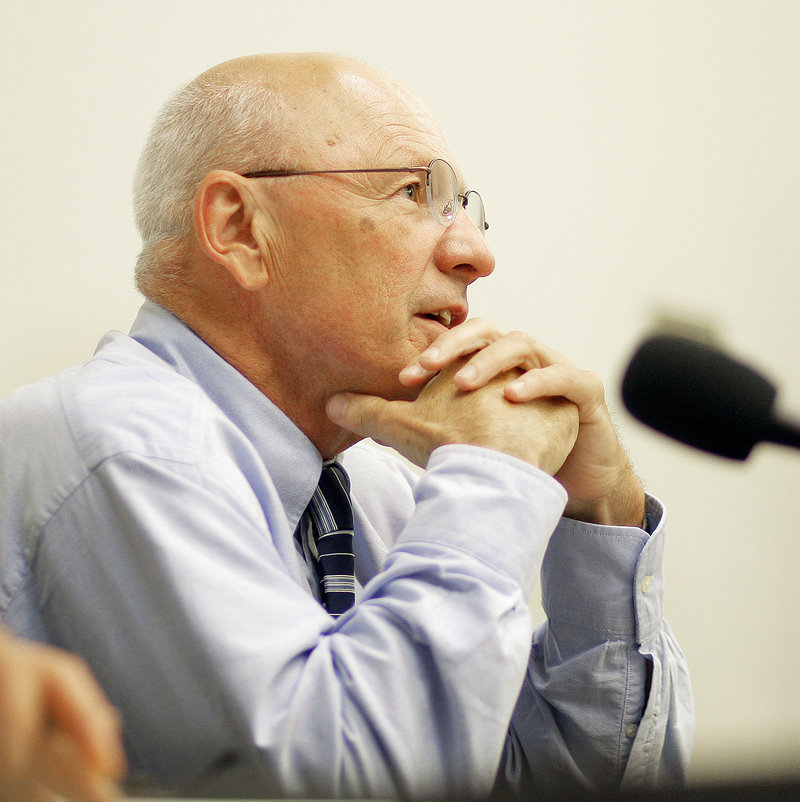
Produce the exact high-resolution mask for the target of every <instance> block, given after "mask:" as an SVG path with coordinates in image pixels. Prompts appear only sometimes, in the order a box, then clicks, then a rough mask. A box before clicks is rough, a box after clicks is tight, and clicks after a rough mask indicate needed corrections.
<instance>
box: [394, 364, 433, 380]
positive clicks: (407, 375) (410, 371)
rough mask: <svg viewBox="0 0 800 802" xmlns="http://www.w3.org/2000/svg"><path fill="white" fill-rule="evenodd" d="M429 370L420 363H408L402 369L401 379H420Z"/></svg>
mask: <svg viewBox="0 0 800 802" xmlns="http://www.w3.org/2000/svg"><path fill="white" fill-rule="evenodd" d="M426 373H427V371H426V370H425V369H424V368H423V367H421V366H420V365H406V366H405V367H404V368H403V369H402V370H401V371H400V378H401V379H419V378H421V377H422V376H424V375H425V374H426Z"/></svg>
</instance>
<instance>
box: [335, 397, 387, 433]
mask: <svg viewBox="0 0 800 802" xmlns="http://www.w3.org/2000/svg"><path fill="white" fill-rule="evenodd" d="M389 403H390V402H389V401H387V400H386V399H384V398H379V397H378V396H374V395H362V394H360V393H337V394H336V395H334V396H332V397H331V398H330V399H329V400H328V404H327V407H326V409H327V413H328V417H329V418H330V419H331V420H332V421H333V422H334V423H335V424H337V425H339V426H342V427H343V428H345V429H349V430H350V431H351V432H353V433H354V434H357V435H360V436H361V437H374V436H375V435H376V434H377V433H378V432H379V431H380V430H381V429H382V428H384V427H385V424H382V423H381V420H382V418H383V417H384V411H385V409H386V407H387V406H388V405H389Z"/></svg>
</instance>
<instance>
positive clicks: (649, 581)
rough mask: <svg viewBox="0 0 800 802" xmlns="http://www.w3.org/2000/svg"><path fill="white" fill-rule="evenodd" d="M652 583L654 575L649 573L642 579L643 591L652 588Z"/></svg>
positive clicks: (645, 591)
mask: <svg viewBox="0 0 800 802" xmlns="http://www.w3.org/2000/svg"><path fill="white" fill-rule="evenodd" d="M652 584H653V577H652V576H651V575H650V574H648V575H647V576H646V577H645V578H644V579H643V580H642V593H647V591H648V590H650V587H651V585H652Z"/></svg>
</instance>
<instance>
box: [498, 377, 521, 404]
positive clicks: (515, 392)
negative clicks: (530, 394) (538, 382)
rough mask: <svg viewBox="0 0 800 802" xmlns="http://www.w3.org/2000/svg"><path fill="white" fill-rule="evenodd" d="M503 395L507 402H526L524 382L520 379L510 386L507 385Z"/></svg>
mask: <svg viewBox="0 0 800 802" xmlns="http://www.w3.org/2000/svg"><path fill="white" fill-rule="evenodd" d="M503 395H504V396H505V397H506V398H507V399H508V400H509V401H525V400H527V398H526V397H525V382H524V381H522V379H516V380H515V381H513V382H511V383H510V384H507V385H506V386H505V388H504V390H503Z"/></svg>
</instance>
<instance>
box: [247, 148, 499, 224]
mask: <svg viewBox="0 0 800 802" xmlns="http://www.w3.org/2000/svg"><path fill="white" fill-rule="evenodd" d="M332 173H425V196H426V198H427V202H428V208H429V209H430V211H431V214H432V215H433V219H434V220H436V222H437V223H441V224H442V225H443V226H445V227H446V226H449V225H452V223H453V221H454V220H455V219H456V214H457V213H458V206H459V204H460V205H461V206H462V207H463V208H464V211H465V212H466V213H467V216H468V217H469V219H470V220H472V222H473V223H474V224H475V226H476V227H477V229H478V231H480V232H481V234H483V233H484V232H485V231H486V229H488V228H489V224H488V223H487V222H486V214H485V212H484V209H483V200H482V199H481V196H480V195H479V194H478V193H477V192H476V191H475V190H474V189H471V190H469V192H466V193H464V194H463V195H462V194H461V193H460V192H459V191H458V179H457V178H456V173H455V170H453V168H452V167H451V166H450V165H449V164H448V163H447V162H446V161H445V160H444V159H434V160H433V161H432V162H431V163H430V164H429V165H428V166H427V167H373V168H371V169H360V170H257V171H255V172H252V173H242V176H243V177H244V178H283V177H284V176H290V175H331V174H332Z"/></svg>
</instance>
